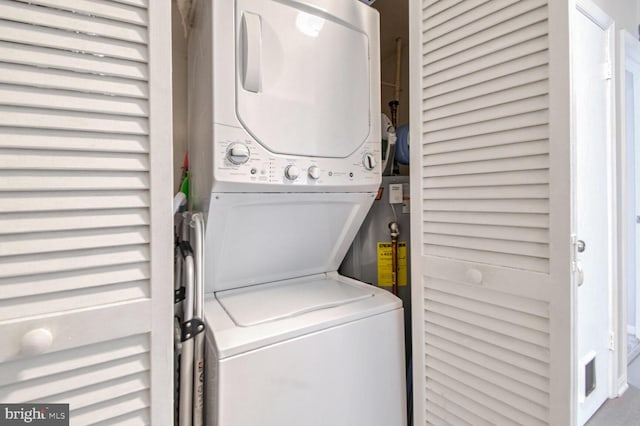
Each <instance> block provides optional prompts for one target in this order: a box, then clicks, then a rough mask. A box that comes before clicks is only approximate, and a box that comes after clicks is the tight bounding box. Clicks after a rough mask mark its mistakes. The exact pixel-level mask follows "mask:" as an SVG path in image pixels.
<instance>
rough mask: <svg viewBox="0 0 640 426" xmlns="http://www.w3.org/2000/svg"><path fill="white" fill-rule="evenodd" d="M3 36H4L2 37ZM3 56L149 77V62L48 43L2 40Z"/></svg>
mask: <svg viewBox="0 0 640 426" xmlns="http://www.w3.org/2000/svg"><path fill="white" fill-rule="evenodd" d="M1 38H2V37H0V39H1ZM0 57H1V58H3V60H6V61H7V62H11V63H14V64H24V65H34V66H38V67H46V68H50V69H51V68H57V69H62V70H70V71H77V72H86V73H93V74H101V75H107V76H116V77H124V78H131V79H135V80H147V78H148V71H147V66H146V64H143V63H141V62H133V61H126V60H120V59H114V58H102V57H100V56H96V55H90V54H87V55H79V54H78V53H77V52H67V51H63V50H57V49H49V48H46V47H38V46H28V45H24V44H18V43H7V42H3V41H0Z"/></svg>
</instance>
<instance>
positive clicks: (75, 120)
mask: <svg viewBox="0 0 640 426" xmlns="http://www.w3.org/2000/svg"><path fill="white" fill-rule="evenodd" d="M0 126H9V127H26V128H32V129H47V130H48V129H51V130H80V131H86V132H104V133H124V134H132V135H147V134H148V133H149V123H148V121H147V120H146V119H145V118H139V117H124V116H116V115H105V114H93V113H88V112H78V111H59V110H49V109H42V108H38V109H32V108H21V107H13V106H7V107H5V106H1V105H0Z"/></svg>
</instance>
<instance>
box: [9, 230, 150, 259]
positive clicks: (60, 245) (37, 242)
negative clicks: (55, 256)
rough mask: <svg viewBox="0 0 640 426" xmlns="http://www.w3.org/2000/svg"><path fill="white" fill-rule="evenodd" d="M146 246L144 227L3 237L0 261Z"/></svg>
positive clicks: (146, 238)
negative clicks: (8, 258)
mask: <svg viewBox="0 0 640 426" xmlns="http://www.w3.org/2000/svg"><path fill="white" fill-rule="evenodd" d="M148 242H149V228H148V227H146V226H138V227H125V228H114V229H109V228H107V229H86V230H77V231H74V232H73V233H69V232H66V231H64V232H62V231H61V232H40V233H29V234H16V235H5V236H2V237H0V258H2V257H6V256H17V255H31V254H36V253H50V252H56V251H58V252H59V251H71V250H84V249H93V248H104V247H118V246H126V245H135V244H144V243H148Z"/></svg>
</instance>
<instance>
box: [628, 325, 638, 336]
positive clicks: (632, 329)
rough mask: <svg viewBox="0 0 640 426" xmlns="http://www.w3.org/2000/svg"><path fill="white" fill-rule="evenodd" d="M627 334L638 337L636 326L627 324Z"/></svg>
mask: <svg viewBox="0 0 640 426" xmlns="http://www.w3.org/2000/svg"><path fill="white" fill-rule="evenodd" d="M627 334H630V335H632V336H635V335H636V326H635V325H631V324H627Z"/></svg>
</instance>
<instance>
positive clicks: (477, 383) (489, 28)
mask: <svg viewBox="0 0 640 426" xmlns="http://www.w3.org/2000/svg"><path fill="white" fill-rule="evenodd" d="M410 7H411V10H410V18H411V19H412V27H411V28H412V39H411V43H410V45H411V46H413V47H412V49H413V50H412V52H411V56H410V57H411V58H412V64H411V66H412V69H416V70H418V69H419V70H421V72H420V73H414V74H412V81H411V87H412V88H411V96H412V105H416V106H419V107H417V108H416V109H415V110H412V111H411V141H412V158H411V175H412V177H411V198H412V203H411V207H412V211H411V213H412V223H411V226H412V230H413V231H414V232H417V233H418V235H419V236H417V238H415V239H413V240H412V259H411V263H412V295H414V296H415V297H414V299H413V301H414V303H413V310H412V317H413V329H414V339H413V347H414V360H420V361H415V362H414V364H413V369H414V384H415V386H414V392H415V394H414V396H415V397H414V404H415V406H416V409H415V412H414V414H415V420H414V421H415V422H416V424H443V425H444V424H473V425H476V424H501V425H502V424H505V425H506V424H527V425H543V424H570V423H571V421H570V419H571V409H570V407H571V405H570V390H571V389H570V377H571V371H570V368H569V361H568V360H569V359H570V358H569V357H570V353H569V348H570V344H569V343H568V342H569V341H570V338H569V336H570V333H571V331H570V328H569V326H570V324H571V321H570V320H569V317H568V313H569V312H570V310H568V309H567V307H568V306H569V305H568V301H569V283H568V282H567V281H568V280H569V277H570V272H569V268H568V265H569V256H568V250H565V248H564V247H568V245H567V246H564V244H568V233H566V232H567V230H568V226H567V225H568V220H567V219H568V217H569V208H568V202H567V196H568V195H567V193H566V188H567V187H568V173H567V170H569V167H570V165H569V161H568V158H569V156H568V154H567V153H568V150H567V144H568V141H569V137H568V128H569V125H570V122H571V120H570V119H569V117H568V115H567V114H566V112H567V111H569V103H568V95H567V96H564V95H565V94H566V93H567V92H562V90H564V89H566V88H567V87H569V80H568V75H569V73H568V70H569V67H568V65H567V62H566V61H567V57H568V56H569V50H568V40H567V38H566V32H565V31H566V28H567V22H568V11H569V7H568V4H563V2H556V3H552V2H548V1H547V0H531V1H527V2H521V1H513V0H498V1H491V2H488V1H482V0H475V1H468V2H467V1H456V0H438V1H429V0H423V1H420V2H411V3H410ZM563 37H564V38H563ZM554 41H555V43H557V44H556V45H554V49H550V46H551V45H552V43H553V42H554ZM563 61H565V62H563ZM554 88H555V89H554ZM552 89H553V90H552ZM554 90H560V92H559V93H556V92H554ZM562 108H566V109H564V110H563V109H562ZM416 141H418V142H416ZM565 261H566V264H565V263H564V262H565ZM555 398H560V400H562V401H563V402H562V404H558V403H557V401H556V400H555Z"/></svg>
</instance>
